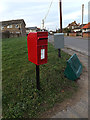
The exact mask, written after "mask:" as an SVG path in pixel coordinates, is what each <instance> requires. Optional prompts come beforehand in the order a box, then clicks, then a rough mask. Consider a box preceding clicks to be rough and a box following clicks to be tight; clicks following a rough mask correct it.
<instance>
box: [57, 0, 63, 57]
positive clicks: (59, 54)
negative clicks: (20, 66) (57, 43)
mask: <svg viewBox="0 0 90 120" xmlns="http://www.w3.org/2000/svg"><path fill="white" fill-rule="evenodd" d="M59 7H60V33H62V1H61V0H59ZM58 56H59V57H60V58H61V49H58Z"/></svg>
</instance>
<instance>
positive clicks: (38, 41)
mask: <svg viewBox="0 0 90 120" xmlns="http://www.w3.org/2000/svg"><path fill="white" fill-rule="evenodd" d="M27 46H28V60H29V61H31V62H32V63H34V64H36V65H42V64H45V63H47V46H48V32H30V33H29V34H28V37H27Z"/></svg>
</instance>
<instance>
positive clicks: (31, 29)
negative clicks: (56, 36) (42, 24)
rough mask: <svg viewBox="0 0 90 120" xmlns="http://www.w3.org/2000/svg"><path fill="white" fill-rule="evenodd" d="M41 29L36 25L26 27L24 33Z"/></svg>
mask: <svg viewBox="0 0 90 120" xmlns="http://www.w3.org/2000/svg"><path fill="white" fill-rule="evenodd" d="M38 31H41V30H40V28H37V27H27V28H26V34H29V33H30V32H38Z"/></svg>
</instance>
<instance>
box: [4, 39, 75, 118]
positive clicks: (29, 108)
mask: <svg viewBox="0 0 90 120" xmlns="http://www.w3.org/2000/svg"><path fill="white" fill-rule="evenodd" d="M61 54H62V58H61V59H60V58H58V52H57V50H55V48H54V47H53V46H52V45H51V44H49V45H48V63H47V64H44V65H40V85H41V90H40V91H38V90H37V89H36V77H35V67H36V66H35V65H34V64H33V63H31V62H29V61H28V56H27V45H26V37H21V38H9V39H3V40H2V75H3V80H2V89H3V92H2V103H3V117H4V118H22V117H23V118H35V117H39V115H41V114H42V113H43V112H44V111H46V110H48V109H50V108H52V107H53V106H54V104H55V103H56V102H59V103H60V102H62V101H64V99H67V98H70V97H71V96H72V94H73V93H74V92H75V91H76V90H77V84H76V83H75V82H73V81H70V80H68V79H67V78H65V77H64V70H65V67H66V60H67V59H69V57H70V56H69V55H68V54H66V53H64V52H63V51H62V52H61Z"/></svg>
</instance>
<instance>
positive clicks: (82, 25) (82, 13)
mask: <svg viewBox="0 0 90 120" xmlns="http://www.w3.org/2000/svg"><path fill="white" fill-rule="evenodd" d="M83 17H84V4H82V27H83ZM82 37H83V29H82Z"/></svg>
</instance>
